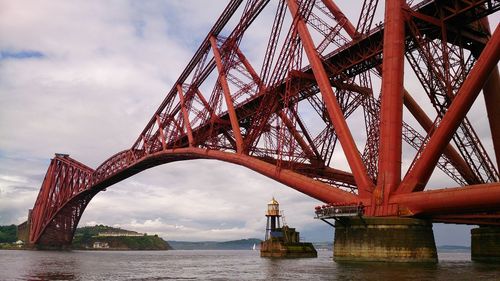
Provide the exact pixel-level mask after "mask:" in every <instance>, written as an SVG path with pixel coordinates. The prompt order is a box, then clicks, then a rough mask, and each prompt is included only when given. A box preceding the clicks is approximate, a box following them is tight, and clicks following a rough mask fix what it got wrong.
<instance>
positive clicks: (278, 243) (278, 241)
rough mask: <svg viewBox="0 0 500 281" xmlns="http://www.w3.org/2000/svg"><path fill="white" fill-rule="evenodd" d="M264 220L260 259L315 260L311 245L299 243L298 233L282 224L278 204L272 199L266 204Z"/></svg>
mask: <svg viewBox="0 0 500 281" xmlns="http://www.w3.org/2000/svg"><path fill="white" fill-rule="evenodd" d="M266 218H267V224H266V239H265V240H264V241H262V242H261V243H260V256H261V257H270V258H315V257H317V256H318V253H317V252H316V249H314V246H313V245H312V244H311V243H303V242H300V236H299V232H297V231H295V228H291V227H289V226H288V225H286V224H285V223H284V222H283V216H282V213H281V212H280V204H279V203H278V201H276V199H274V197H273V199H272V200H271V202H269V203H268V204H267V211H266ZM282 224H283V226H282Z"/></svg>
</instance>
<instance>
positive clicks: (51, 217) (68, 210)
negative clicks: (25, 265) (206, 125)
mask: <svg viewBox="0 0 500 281" xmlns="http://www.w3.org/2000/svg"><path fill="white" fill-rule="evenodd" d="M131 153H132V151H131V150H125V151H122V152H119V153H117V154H115V155H113V156H112V157H110V158H109V159H108V160H106V161H105V162H104V163H103V164H102V165H100V166H99V168H98V169H96V170H95V171H94V172H93V173H92V178H91V179H89V180H87V185H86V186H85V187H84V188H82V186H80V185H75V186H66V187H64V188H65V189H66V190H67V191H68V192H67V194H70V196H68V197H67V198H65V199H64V200H60V201H57V202H54V203H55V204H45V205H44V204H43V203H44V202H49V201H50V198H52V197H53V196H54V195H57V196H59V195H60V194H58V190H56V189H57V188H56V185H58V184H60V183H61V182H60V181H57V180H56V181H54V180H53V179H54V178H59V177H68V176H70V177H71V178H72V177H73V175H69V174H68V173H70V172H66V173H65V175H61V176H59V175H56V174H57V173H58V171H56V169H59V174H60V172H61V169H66V170H68V169H73V171H72V172H74V173H79V172H80V171H79V170H77V168H75V167H76V166H79V163H78V162H76V161H75V160H73V159H71V158H69V156H67V155H56V157H55V158H54V159H53V160H52V162H51V165H50V167H49V169H48V172H47V175H46V177H45V180H44V184H43V187H42V189H43V190H44V191H47V192H46V193H44V192H40V195H39V198H38V199H37V203H35V208H34V210H33V215H32V221H33V222H35V221H43V222H45V224H42V225H39V226H37V224H34V223H32V224H31V226H32V228H31V233H30V242H31V243H33V244H42V245H45V246H46V247H51V246H57V247H60V246H69V245H70V244H71V241H72V237H73V233H74V231H75V229H76V226H77V225H78V221H79V220H80V217H81V215H82V214H83V211H84V210H85V208H86V206H87V205H88V203H89V202H90V200H91V199H92V198H93V197H94V196H95V195H96V194H97V193H99V192H100V191H102V190H104V189H105V188H107V187H109V186H111V185H113V184H115V183H117V182H120V181H122V180H124V179H126V178H129V177H131V176H133V175H135V174H137V173H140V172H142V171H144V170H147V169H149V168H152V167H155V166H158V165H163V164H167V163H172V162H177V161H185V160H195V159H214V160H220V161H224V162H228V163H232V164H236V165H240V166H243V167H247V168H249V169H251V170H253V171H255V172H257V173H259V174H262V175H264V176H267V177H269V178H272V179H274V180H276V181H278V182H280V183H282V184H284V185H287V186H289V187H291V188H294V189H296V190H298V191H300V192H302V193H304V194H307V195H309V196H311V197H313V198H316V199H318V200H320V201H324V202H357V201H358V199H357V197H356V196H355V195H354V194H352V193H349V192H347V191H343V190H340V189H333V188H331V187H330V186H329V185H327V184H323V183H318V182H317V181H315V180H313V179H311V178H309V177H307V176H304V175H301V174H298V173H296V172H293V171H291V170H287V169H279V168H277V167H276V166H275V165H273V164H270V163H266V162H264V161H262V160H259V159H255V158H253V157H249V156H246V155H241V154H234V153H228V152H222V151H213V150H206V149H200V148H180V149H174V150H165V151H160V152H156V153H153V154H151V155H147V156H144V157H142V158H140V159H137V160H133V157H131ZM122 159H130V160H132V161H131V162H127V161H122ZM65 165H66V166H65ZM56 166H59V167H56ZM73 166H75V167H73ZM110 166H113V167H114V169H113V170H112V171H110V172H103V169H105V168H109V167H110ZM107 170H108V169H107ZM108 171H109V170H108ZM103 176H105V177H103ZM342 176H344V175H343V174H342ZM47 205H49V206H47ZM40 214H48V215H45V216H44V217H41V216H40Z"/></svg>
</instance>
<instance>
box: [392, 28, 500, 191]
mask: <svg viewBox="0 0 500 281" xmlns="http://www.w3.org/2000/svg"><path fill="white" fill-rule="evenodd" d="M499 58H500V27H498V26H497V29H496V30H495V33H494V34H493V36H492V37H491V39H490V40H489V41H488V43H487V44H486V47H485V48H484V50H483V52H482V53H481V56H479V58H478V60H477V62H476V64H475V65H474V67H473V68H472V70H471V71H470V73H469V75H468V76H467V78H466V79H465V81H464V83H463V84H462V86H461V87H460V90H459V91H458V93H457V95H456V96H455V99H454V100H453V102H452V103H451V105H450V107H449V108H448V111H447V112H446V113H445V115H444V116H443V119H442V120H441V122H440V124H439V127H438V128H437V129H436V130H435V131H434V133H433V134H432V136H431V137H430V139H429V142H428V143H427V145H426V147H425V148H424V150H423V151H422V154H421V155H420V158H419V159H418V160H417V161H416V162H415V165H414V166H413V168H412V170H411V171H410V172H409V174H408V175H407V176H406V177H405V179H404V180H403V182H402V183H401V186H400V188H399V190H398V192H399V193H408V192H413V191H421V190H423V189H424V187H425V185H426V184H427V181H428V180H429V178H430V177H431V175H432V171H433V170H434V167H435V166H436V163H437V161H438V159H439V157H440V155H441V153H442V151H443V149H444V147H445V146H446V145H447V144H448V142H449V141H450V140H451V138H452V137H453V134H454V132H455V131H456V130H457V128H458V126H460V123H461V121H462V120H463V118H464V117H465V115H466V114H467V112H468V111H469V109H470V108H471V106H472V104H473V103H474V101H475V99H476V97H477V95H478V94H479V92H480V91H481V88H482V87H483V85H484V83H485V82H486V80H487V79H488V77H489V76H490V74H491V72H492V70H493V69H494V68H495V66H496V65H497V63H498V60H499Z"/></svg>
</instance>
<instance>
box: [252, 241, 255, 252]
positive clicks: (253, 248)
mask: <svg viewBox="0 0 500 281" xmlns="http://www.w3.org/2000/svg"><path fill="white" fill-rule="evenodd" d="M252 250H254V251H255V243H253V247H252Z"/></svg>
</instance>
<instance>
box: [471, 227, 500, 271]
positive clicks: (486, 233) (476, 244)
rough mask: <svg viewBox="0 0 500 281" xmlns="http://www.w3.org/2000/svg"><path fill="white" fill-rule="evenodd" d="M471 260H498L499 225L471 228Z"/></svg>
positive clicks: (499, 251) (499, 258)
mask: <svg viewBox="0 0 500 281" xmlns="http://www.w3.org/2000/svg"><path fill="white" fill-rule="evenodd" d="M471 238H472V239H471V258H472V260H473V261H485V262H500V227H498V226H482V227H478V228H474V229H472V230H471Z"/></svg>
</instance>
